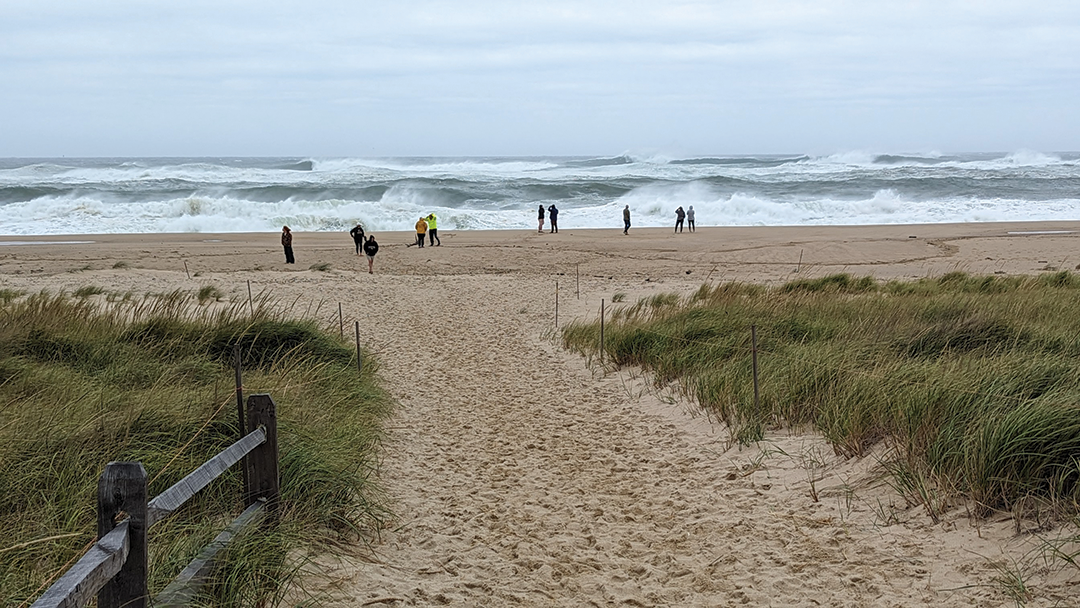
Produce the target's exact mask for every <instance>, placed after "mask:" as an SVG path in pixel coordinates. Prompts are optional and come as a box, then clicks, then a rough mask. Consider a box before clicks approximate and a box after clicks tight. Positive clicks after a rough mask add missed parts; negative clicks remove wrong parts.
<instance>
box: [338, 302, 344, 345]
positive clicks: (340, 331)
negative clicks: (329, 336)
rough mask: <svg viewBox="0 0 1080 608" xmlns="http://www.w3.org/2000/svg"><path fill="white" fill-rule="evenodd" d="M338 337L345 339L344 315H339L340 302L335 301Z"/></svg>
mask: <svg viewBox="0 0 1080 608" xmlns="http://www.w3.org/2000/svg"><path fill="white" fill-rule="evenodd" d="M337 328H338V338H340V339H342V340H344V339H345V317H343V316H341V302H338V303H337Z"/></svg>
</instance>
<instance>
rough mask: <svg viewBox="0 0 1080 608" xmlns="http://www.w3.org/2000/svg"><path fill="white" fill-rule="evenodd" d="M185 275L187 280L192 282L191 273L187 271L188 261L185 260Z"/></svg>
mask: <svg viewBox="0 0 1080 608" xmlns="http://www.w3.org/2000/svg"><path fill="white" fill-rule="evenodd" d="M184 274H186V275H187V278H188V280H189V281H190V280H191V273H190V272H188V269H187V260H184Z"/></svg>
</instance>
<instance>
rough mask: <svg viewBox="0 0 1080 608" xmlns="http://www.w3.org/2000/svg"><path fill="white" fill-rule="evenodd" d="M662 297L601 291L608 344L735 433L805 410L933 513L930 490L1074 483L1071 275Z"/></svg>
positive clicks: (750, 436)
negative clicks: (620, 300)
mask: <svg viewBox="0 0 1080 608" xmlns="http://www.w3.org/2000/svg"><path fill="white" fill-rule="evenodd" d="M673 297H674V296H668V297H667V298H658V297H656V296H654V297H653V298H651V299H650V300H648V301H643V302H639V303H637V304H635V305H633V306H629V307H622V308H616V309H615V310H614V311H613V312H612V315H611V321H610V322H609V323H608V324H607V327H606V328H605V343H604V347H603V348H604V358H605V361H607V362H610V363H611V364H614V365H616V366H641V367H643V368H646V369H647V370H649V371H651V372H652V374H653V377H654V379H655V381H656V382H658V383H668V382H672V381H676V382H677V386H679V387H681V390H683V391H685V393H686V394H687V395H688V396H689V397H691V398H693V399H694V400H696V401H697V402H698V403H699V404H700V405H701V407H703V408H705V409H706V410H707V411H709V412H710V413H711V414H713V415H715V416H716V417H717V418H719V419H720V420H722V421H723V422H724V423H726V424H727V426H728V428H729V430H730V433H731V437H732V439H733V440H734V441H740V442H743V443H747V442H752V441H756V440H758V439H760V438H761V437H762V436H763V433H764V432H765V431H767V430H768V429H776V428H780V427H788V428H794V429H798V428H812V429H814V430H816V431H817V432H820V433H821V434H822V435H823V436H824V438H825V439H826V440H827V441H828V442H829V444H830V445H831V446H832V448H833V449H834V450H835V452H836V453H837V454H838V455H841V456H843V457H860V456H864V455H867V454H869V453H870V451H871V450H872V449H875V448H876V447H880V448H884V449H883V451H882V452H881V453H884V454H887V456H886V462H885V465H886V467H885V468H886V469H887V470H888V471H890V472H892V473H894V475H895V476H896V479H895V480H894V486H895V487H897V488H898V489H900V490H901V491H903V492H905V494H907V498H908V499H910V500H911V501H913V504H923V505H925V506H926V507H927V510H928V512H930V513H931V514H932V515H936V514H937V513H938V512H939V511H940V509H941V507H942V505H943V504H944V503H946V502H948V499H947V498H943V497H952V498H967V499H970V501H971V504H973V505H974V512H975V513H976V514H979V515H985V514H987V513H989V512H991V511H994V510H1009V509H1013V508H1015V507H1017V505H1019V504H1021V503H1023V502H1024V501H1027V500H1031V499H1036V500H1042V501H1046V500H1048V501H1051V502H1053V503H1055V504H1059V505H1076V504H1078V501H1080V366H1078V365H1076V360H1077V357H1078V356H1080V278H1078V277H1076V276H1075V275H1072V274H1070V273H1068V272H1058V273H1054V274H1044V275H1041V276H1037V277H1003V276H996V275H995V276H988V277H980V276H972V275H968V274H965V273H959V272H956V273H949V274H946V275H943V276H941V277H938V278H928V279H923V280H918V281H907V282H902V281H890V282H885V283H881V282H877V281H874V280H872V279H870V278H869V277H862V278H854V277H851V276H849V275H832V276H828V277H823V278H820V279H812V280H800V281H796V282H792V283H788V284H785V285H781V286H779V287H771V288H767V287H762V286H755V285H743V284H735V283H728V284H721V285H703V286H702V287H701V288H700V289H699V290H697V292H695V293H694V294H693V295H692V296H690V297H688V298H684V299H680V300H679V302H678V303H677V304H675V303H673V302H672V298H673ZM658 300H663V301H664V302H665V303H664V305H663V306H655V305H652V304H651V302H654V301H658ZM751 326H753V327H754V328H755V330H754V332H755V333H756V337H757V345H756V347H757V357H758V370H759V378H758V383H759V397H758V400H757V402H756V403H755V399H754V388H753V365H752V359H753V352H752V351H753V349H754V345H753V343H752V338H751ZM562 340H563V343H564V345H565V346H566V347H568V348H571V349H574V350H577V351H579V352H581V353H583V354H586V355H588V356H593V355H596V354H597V349H598V348H599V324H598V323H583V322H575V323H571V324H569V325H568V326H567V327H566V328H565V329H564V331H563V333H562Z"/></svg>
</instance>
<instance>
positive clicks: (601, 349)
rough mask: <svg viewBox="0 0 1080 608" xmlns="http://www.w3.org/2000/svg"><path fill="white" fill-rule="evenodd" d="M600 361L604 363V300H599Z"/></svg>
mask: <svg viewBox="0 0 1080 608" xmlns="http://www.w3.org/2000/svg"><path fill="white" fill-rule="evenodd" d="M600 363H601V364H603V363H604V300H603V299H601V300H600Z"/></svg>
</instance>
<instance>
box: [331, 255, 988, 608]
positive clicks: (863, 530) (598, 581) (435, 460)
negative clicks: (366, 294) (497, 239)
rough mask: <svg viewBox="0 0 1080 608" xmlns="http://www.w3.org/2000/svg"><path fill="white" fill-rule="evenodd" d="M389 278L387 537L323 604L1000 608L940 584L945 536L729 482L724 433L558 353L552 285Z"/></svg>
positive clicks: (372, 334)
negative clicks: (705, 429) (915, 532)
mask: <svg viewBox="0 0 1080 608" xmlns="http://www.w3.org/2000/svg"><path fill="white" fill-rule="evenodd" d="M379 280H380V279H379V277H376V281H377V282H378V281H379ZM381 280H382V281H383V282H385V283H391V282H392V283H396V285H395V288H393V289H387V288H377V289H373V290H371V293H372V294H373V295H372V296H371V298H372V299H371V300H369V301H368V303H367V305H366V306H365V309H364V312H363V313H362V314H363V315H365V316H364V317H363V318H364V321H363V325H364V329H363V330H362V337H363V338H364V339H367V340H370V341H371V343H372V344H373V345H375V348H376V349H377V351H378V355H379V357H380V359H381V361H382V365H383V367H382V371H381V374H382V376H383V377H384V378H385V379H386V381H387V383H388V384H389V388H390V390H391V391H392V393H393V394H394V396H395V397H396V398H397V399H398V400H400V402H401V408H400V411H399V412H398V413H397V415H396V417H395V418H394V419H393V421H392V423H391V433H390V441H389V442H388V444H387V446H386V452H385V457H384V461H383V468H384V477H383V481H384V483H385V484H386V485H387V486H388V487H389V491H390V493H391V496H392V499H393V509H394V510H395V511H396V513H397V516H398V520H397V522H396V525H397V528H396V529H395V530H392V531H388V532H386V533H385V534H384V537H383V543H382V544H381V545H379V546H378V547H376V549H375V556H374V558H373V561H372V562H370V563H365V562H363V561H359V562H357V561H346V562H342V563H337V564H334V565H327V564H325V563H324V567H325V568H326V569H327V575H328V578H329V581H330V583H329V584H326V585H324V586H323V587H322V589H321V590H319V591H318V593H320V594H327V597H325V598H324V601H327V602H328V603H332V604H335V605H375V606H382V605H385V606H405V605H408V606H434V605H447V604H448V605H458V606H508V605H521V606H589V605H593V606H622V605H628V606H725V605H740V604H747V605H754V606H894V605H895V606H909V605H916V604H923V603H931V604H934V605H956V606H961V605H963V606H971V605H988V606H993V605H1000V604H999V603H998V601H994V600H993V599H992V598H994V597H997V598H998V599H999V600H1000V596H996V595H995V592H994V591H993V590H992V589H981V590H980V589H968V590H965V591H963V592H942V591H940V590H939V591H933V590H932V589H933V588H935V587H938V588H940V585H934V584H932V582H931V568H930V567H929V565H928V563H929V562H931V561H933V559H932V558H931V559H928V558H927V556H926V555H924V554H923V549H929V550H930V551H931V552H934V553H940V551H941V546H940V544H939V543H933V542H931V543H929V544H928V543H926V542H925V541H924V540H922V539H917V538H915V537H913V536H909V535H907V534H906V531H904V530H897V531H889V530H883V529H881V528H877V527H872V526H871V527H858V526H853V525H842V524H841V523H840V522H839V521H838V520H837V519H836V518H835V515H834V514H833V513H832V512H831V511H830V509H828V508H825V507H824V506H823V504H822V503H813V502H811V501H809V500H801V501H797V504H795V503H792V502H791V493H790V492H788V491H787V490H788V488H786V487H784V486H783V484H776V485H775V486H774V485H773V484H771V483H768V480H767V479H765V480H764V481H765V482H764V483H763V478H762V477H761V476H760V475H757V474H755V475H749V476H743V475H735V474H733V473H732V471H733V470H738V468H737V467H733V466H732V461H731V459H730V457H729V456H726V455H724V454H722V451H723V450H724V447H725V446H724V444H723V441H722V439H721V438H720V437H709V436H708V434H707V433H706V434H702V433H700V432H693V431H692V429H690V428H689V427H687V425H685V424H682V423H680V422H679V420H677V419H674V418H672V417H671V416H664V415H658V414H656V413H652V412H650V411H649V409H650V408H651V409H655V405H656V404H655V403H653V404H652V405H651V406H649V405H648V403H645V402H648V401H650V399H651V398H650V397H648V396H645V397H641V396H639V395H637V394H636V393H635V390H634V389H633V388H632V387H628V386H627V384H626V383H625V381H624V379H623V378H622V376H620V375H618V374H607V375H603V374H597V373H594V372H593V371H590V370H589V369H588V368H587V367H586V366H585V364H584V361H583V360H582V359H580V358H578V357H573V356H569V355H566V354H565V353H562V352H560V351H559V349H558V348H557V347H556V346H555V345H554V344H553V343H552V341H551V340H550V338H549V337H547V334H548V333H549V332H550V328H551V324H552V317H551V312H550V310H546V309H542V308H546V307H547V305H548V304H549V302H544V303H540V302H538V298H537V297H536V294H538V293H543V292H544V291H549V290H550V281H546V280H545V281H538V280H536V279H533V278H528V277H520V276H518V277H499V278H497V279H495V278H493V277H467V276H464V277H461V276H459V277H453V278H450V277H426V278H421V277H396V278H392V277H385V278H382V279H381ZM421 294H422V295H421ZM418 296H419V297H418ZM593 303H595V300H591V301H575V300H570V301H569V302H567V303H565V304H564V311H566V312H565V313H564V314H566V315H567V316H569V315H573V314H578V315H583V314H586V312H588V308H590V307H591V306H592V304H593ZM431 311H439V314H438V316H437V317H433V316H431ZM356 312H358V313H359V312H360V311H359V310H357V311H356ZM564 318H565V317H564ZM676 418H677V417H676ZM743 456H745V454H744V455H743ZM743 459H744V460H745V457H744V458H743ZM732 478H734V479H732ZM968 558H969V559H968V561H970V558H971V556H968ZM983 601H985V602H988V603H983Z"/></svg>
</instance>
